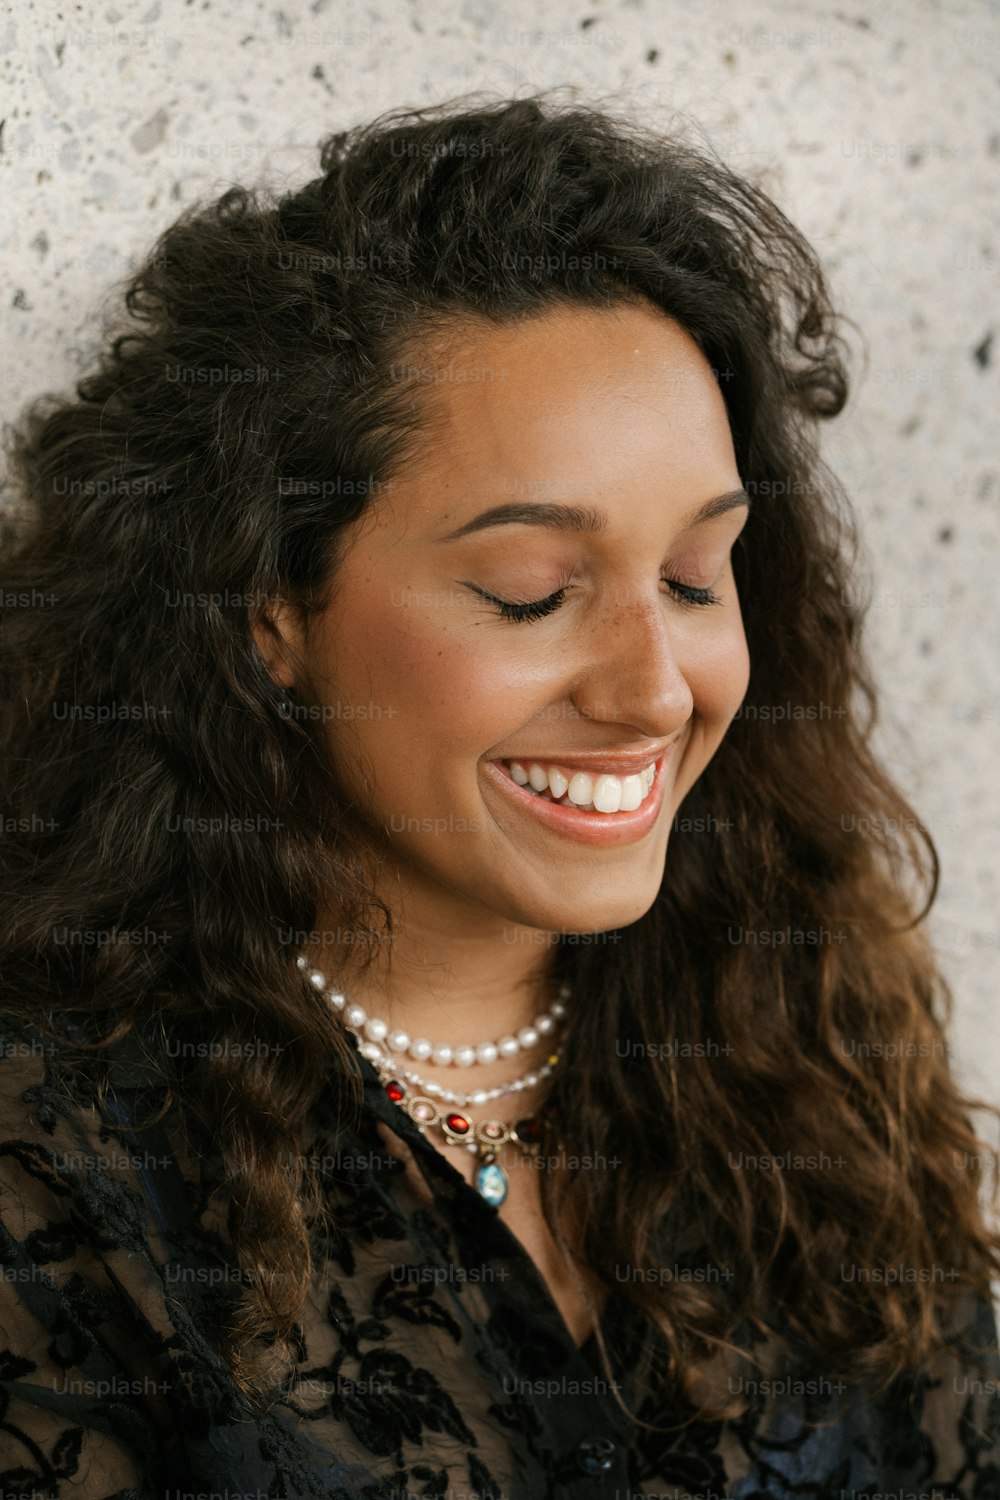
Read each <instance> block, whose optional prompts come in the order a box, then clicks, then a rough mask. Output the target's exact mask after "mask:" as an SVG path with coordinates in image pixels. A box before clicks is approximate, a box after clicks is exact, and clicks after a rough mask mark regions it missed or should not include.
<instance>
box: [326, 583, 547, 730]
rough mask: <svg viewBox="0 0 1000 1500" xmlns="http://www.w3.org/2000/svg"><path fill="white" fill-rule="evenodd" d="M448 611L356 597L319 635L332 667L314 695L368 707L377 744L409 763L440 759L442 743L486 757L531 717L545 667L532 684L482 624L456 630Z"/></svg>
mask: <svg viewBox="0 0 1000 1500" xmlns="http://www.w3.org/2000/svg"><path fill="white" fill-rule="evenodd" d="M345 602H346V601H345ZM448 612H449V611H448V607H447V604H444V605H442V606H441V607H440V608H436V607H435V602H434V600H433V597H432V596H430V595H428V597H427V598H422V597H421V596H420V595H419V594H415V595H413V596H411V597H409V598H408V599H407V600H406V601H405V603H397V604H395V605H387V606H385V607H383V606H382V605H381V604H380V603H379V604H376V603H372V602H371V601H364V600H362V599H359V600H358V607H357V608H355V609H353V610H351V611H350V614H349V616H348V613H347V611H346V610H344V611H342V612H339V613H340V620H339V622H338V623H336V624H333V623H331V627H330V629H329V631H328V633H327V636H326V640H325V645H324V654H325V658H326V660H327V661H328V662H331V663H335V665H334V666H332V667H331V669H330V670H329V672H328V680H327V683H326V684H324V685H323V688H322V690H323V691H324V692H330V693H332V692H333V691H334V688H335V689H336V693H337V696H339V697H340V698H342V699H344V700H348V701H349V700H357V701H359V702H362V703H368V702H371V703H373V704H374V705H375V708H374V710H373V712H372V714H371V716H370V717H371V720H372V721H373V722H374V723H375V724H376V725H381V726H382V727H381V728H380V729H379V734H378V739H379V740H380V741H381V742H382V743H385V744H388V743H390V742H391V743H392V744H393V746H394V747H397V748H398V746H399V745H400V744H401V743H402V744H405V745H406V747H407V750H408V752H409V754H410V755H411V756H412V755H413V754H419V753H420V752H421V750H426V751H427V752H428V753H433V754H435V755H441V754H442V752H444V753H445V754H446V753H447V749H448V746H449V745H450V746H456V745H462V746H463V747H471V748H472V749H474V751H475V753H476V754H479V753H481V752H482V751H483V750H486V749H488V748H489V747H490V746H491V744H493V743H494V742H496V741H498V740H500V739H501V738H502V737H503V736H504V735H505V734H508V733H509V732H510V729H511V726H512V724H516V723H518V722H519V714H523V715H524V716H528V715H530V713H531V709H532V705H533V701H534V699H533V693H534V692H537V686H538V684H539V683H540V682H541V681H542V680H544V678H545V673H544V669H542V670H540V671H537V672H536V673H535V675H534V676H533V675H532V673H531V672H530V671H526V670H525V669H524V667H523V665H519V655H518V653H516V652H514V651H513V650H510V649H509V648H508V647H507V645H506V643H505V642H504V640H503V637H502V635H501V634H500V633H499V632H498V631H497V630H495V629H490V626H489V622H484V623H483V625H482V626H481V627H480V626H475V625H473V626H469V625H465V626H463V627H462V628H461V629H459V628H458V627H457V626H456V625H455V624H454V623H449V622H448V621H447V619H446V616H447V614H448ZM317 686H319V684H317ZM386 726H388V728H387V732H386ZM358 727H359V729H360V730H361V732H362V733H363V734H365V737H366V738H368V737H369V736H368V735H367V734H366V733H365V728H364V725H363V724H361V725H359V726H358Z"/></svg>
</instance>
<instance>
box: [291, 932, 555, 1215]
mask: <svg viewBox="0 0 1000 1500" xmlns="http://www.w3.org/2000/svg"><path fill="white" fill-rule="evenodd" d="M295 962H296V965H297V967H298V968H299V969H300V970H303V971H307V973H308V978H309V982H310V984H311V985H312V986H313V988H314V989H316V990H319V992H320V993H321V994H322V995H323V996H324V997H325V998H326V999H327V1001H328V1002H329V1003H330V1005H331V1006H332V1007H333V1008H334V1009H335V1010H337V1011H339V1012H340V1014H341V1015H342V1017H343V1020H344V1025H345V1027H346V1029H347V1030H348V1031H349V1032H350V1034H351V1035H352V1037H353V1038H354V1041H355V1043H356V1045H357V1048H358V1051H359V1052H360V1053H361V1055H362V1056H363V1057H366V1058H367V1059H368V1061H369V1062H371V1063H372V1064H373V1065H374V1067H375V1070H376V1072H377V1073H378V1076H379V1082H380V1083H381V1084H382V1086H383V1088H384V1089H385V1092H386V1095H387V1096H388V1098H389V1099H390V1100H391V1101H392V1103H393V1104H396V1105H398V1106H399V1108H400V1109H402V1110H403V1111H404V1113H405V1114H407V1115H408V1116H409V1118H410V1119H411V1120H412V1121H413V1122H414V1124H415V1125H416V1127H417V1129H418V1130H419V1131H420V1132H421V1134H424V1133H425V1132H426V1131H427V1130H428V1128H433V1129H436V1130H438V1131H439V1133H440V1134H441V1135H443V1136H444V1138H445V1140H446V1141H447V1142H448V1143H449V1144H450V1145H460V1144H461V1145H465V1146H466V1148H467V1149H468V1150H469V1151H471V1152H473V1153H474V1154H477V1155H478V1157H479V1166H478V1168H477V1170H476V1189H477V1191H478V1192H479V1194H480V1196H481V1197H483V1198H485V1199H486V1201H487V1203H491V1204H492V1205H493V1207H494V1208H499V1207H500V1205H501V1204H502V1203H503V1202H504V1200H505V1198H506V1197H507V1191H508V1187H509V1180H508V1177H507V1173H506V1172H505V1171H504V1169H503V1167H501V1166H500V1164H499V1162H498V1161H497V1152H498V1151H499V1150H500V1149H501V1147H502V1146H504V1145H506V1144H507V1143H508V1142H510V1143H511V1144H513V1145H515V1146H517V1147H518V1148H519V1149H520V1151H521V1153H522V1155H524V1156H526V1157H529V1158H530V1157H535V1156H537V1155H538V1152H539V1149H540V1141H541V1119H540V1117H539V1116H538V1115H534V1116H525V1117H524V1118H522V1119H520V1120H517V1121H516V1122H515V1124H514V1125H513V1126H510V1125H508V1124H507V1123H506V1122H505V1121H503V1120H481V1121H479V1123H478V1124H477V1123H476V1122H475V1121H474V1120H472V1119H470V1118H469V1117H468V1116H467V1115H464V1114H459V1113H458V1112H457V1111H452V1112H445V1111H442V1110H441V1108H440V1107H439V1106H438V1105H437V1104H436V1103H435V1102H434V1099H432V1098H430V1097H428V1096H429V1095H430V1094H434V1095H435V1096H436V1097H437V1098H440V1099H446V1100H448V1101H450V1102H452V1103H457V1104H460V1105H462V1106H464V1105H465V1104H467V1103H472V1104H485V1103H487V1102H488V1101H489V1100H491V1099H498V1098H500V1097H502V1096H504V1095H508V1094H512V1093H517V1092H519V1091H520V1090H522V1089H525V1088H532V1087H534V1085H535V1084H537V1083H539V1082H540V1081H541V1080H542V1079H543V1078H547V1077H548V1075H549V1074H550V1073H551V1072H552V1069H553V1068H554V1067H555V1065H556V1063H557V1062H558V1061H559V1053H558V1052H554V1053H553V1054H552V1055H551V1056H550V1057H549V1058H547V1059H546V1061H545V1063H544V1064H542V1066H541V1067H539V1068H538V1069H537V1070H536V1071H534V1072H531V1073H526V1074H523V1075H522V1076H521V1077H520V1078H515V1079H513V1080H512V1081H511V1082H510V1083H506V1084H500V1085H499V1086H497V1087H496V1088H493V1089H477V1090H474V1091H473V1092H472V1093H471V1094H463V1093H456V1092H454V1091H453V1090H451V1089H446V1088H443V1087H442V1086H441V1085H440V1084H436V1083H434V1082H433V1081H431V1080H428V1079H425V1078H422V1077H421V1076H420V1074H418V1073H414V1072H413V1071H412V1070H411V1069H409V1068H404V1067H402V1066H400V1065H399V1064H394V1063H393V1061H392V1059H391V1058H390V1057H389V1055H388V1050H387V1047H386V1046H385V1045H383V1044H384V1043H388V1045H389V1046H391V1042H392V1039H391V1038H389V1037H388V1035H387V1033H388V1026H387V1024H386V1023H385V1022H384V1021H381V1020H379V1019H378V1018H377V1017H369V1016H368V1015H367V1013H366V1012H365V1010H364V1009H363V1008H362V1007H361V1006H360V1005H349V1004H348V1003H347V997H346V996H345V995H343V994H341V993H340V992H339V991H337V990H334V989H332V988H331V987H330V985H329V984H328V982H327V979H326V975H325V974H323V973H322V971H321V970H320V969H309V966H308V962H307V960H306V958H305V955H304V954H301V953H300V954H299V955H298V957H297V958H296V960H295ZM559 993H560V996H561V999H560V1000H556V1001H554V1002H553V1004H552V1005H551V1006H550V1007H549V1009H548V1011H547V1012H545V1014H544V1015H542V1016H539V1017H538V1019H537V1020H536V1022H535V1025H534V1026H533V1027H529V1026H525V1027H522V1028H521V1030H520V1031H519V1032H518V1034H517V1037H516V1038H515V1037H512V1036H511V1037H501V1039H500V1042H498V1043H495V1044H494V1043H488V1042H487V1043H480V1044H479V1046H478V1047H476V1048H474V1049H473V1048H471V1047H467V1048H451V1047H447V1048H444V1047H440V1048H435V1047H432V1046H431V1043H430V1042H426V1041H424V1039H423V1038H420V1039H418V1041H416V1042H412V1043H411V1042H410V1041H409V1038H408V1037H406V1034H405V1032H397V1033H395V1038H396V1039H397V1040H399V1039H400V1038H403V1039H405V1041H406V1043H407V1046H406V1047H404V1046H398V1047H396V1048H394V1049H393V1050H395V1051H398V1052H404V1051H406V1050H409V1052H410V1055H411V1056H413V1055H414V1053H413V1049H414V1047H419V1048H420V1057H421V1060H422V1059H423V1057H424V1056H432V1057H434V1060H435V1061H448V1062H452V1061H454V1062H456V1063H457V1062H458V1059H459V1057H460V1056H461V1055H463V1054H465V1055H468V1054H472V1056H471V1057H470V1058H469V1065H470V1066H471V1063H472V1062H483V1063H485V1062H487V1061H495V1060H496V1057H497V1056H498V1055H501V1056H511V1055H513V1054H514V1053H516V1052H517V1051H519V1050H520V1049H521V1048H522V1047H524V1048H526V1049H527V1048H528V1047H532V1046H537V1045H538V1042H539V1041H541V1039H542V1037H543V1036H544V1035H546V1034H547V1033H548V1032H549V1031H551V1030H552V1029H553V1027H554V1026H555V1024H556V1022H557V1021H558V1020H561V1019H562V1017H563V1016H564V1015H565V1014H566V1007H565V1006H564V1005H563V1004H562V1000H564V999H568V998H569V995H570V988H569V986H568V985H566V984H564V985H562V986H561V988H560V991H559ZM546 1022H547V1024H544V1025H543V1024H542V1023H546ZM511 1043H512V1044H513V1045H510V1044H511ZM505 1044H507V1045H505ZM425 1047H426V1048H428V1049H429V1052H427V1053H425V1052H424V1048H425ZM501 1049H502V1051H501ZM439 1053H447V1058H444V1057H441V1058H439V1056H438V1054H439ZM400 1074H401V1075H402V1077H404V1078H406V1079H407V1080H408V1082H411V1083H415V1084H417V1085H419V1087H420V1089H421V1090H422V1092H419V1093H415V1094H412V1093H411V1092H410V1091H409V1089H407V1087H406V1085H405V1084H404V1083H402V1082H401V1081H400V1078H399V1077H398V1076H397V1075H400Z"/></svg>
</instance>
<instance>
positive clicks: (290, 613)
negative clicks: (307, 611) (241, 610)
mask: <svg viewBox="0 0 1000 1500" xmlns="http://www.w3.org/2000/svg"><path fill="white" fill-rule="evenodd" d="M250 630H251V633H252V635H253V638H254V643H255V645H256V647H257V650H258V652H259V653H260V657H261V660H262V661H263V663H264V665H265V667H266V668H267V670H268V672H269V673H270V675H271V677H272V678H273V680H274V681H275V682H276V683H277V684H278V686H279V687H283V688H294V687H295V685H296V679H297V677H298V675H299V671H300V666H301V652H302V645H303V633H302V623H301V620H300V618H299V612H298V611H297V610H296V609H295V608H294V607H293V606H292V605H291V604H287V603H280V604H279V603H275V604H268V605H264V606H260V607H259V608H258V611H257V612H256V614H255V615H254V616H252V618H251V620H250Z"/></svg>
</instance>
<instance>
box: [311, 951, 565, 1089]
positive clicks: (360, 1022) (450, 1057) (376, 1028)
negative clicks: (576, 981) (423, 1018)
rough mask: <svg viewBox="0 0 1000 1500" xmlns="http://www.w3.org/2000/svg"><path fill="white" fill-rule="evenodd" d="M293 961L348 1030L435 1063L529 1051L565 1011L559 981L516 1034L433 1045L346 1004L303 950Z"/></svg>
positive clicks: (468, 1063)
mask: <svg viewBox="0 0 1000 1500" xmlns="http://www.w3.org/2000/svg"><path fill="white" fill-rule="evenodd" d="M295 962H296V964H297V965H298V967H299V968H300V969H302V970H305V971H308V978H309V983H310V984H311V985H313V987H314V988H315V989H317V990H319V992H320V994H322V995H326V998H327V999H328V1000H329V1002H330V1004H331V1005H332V1006H334V1007H335V1008H336V1009H337V1010H339V1011H342V1012H343V1015H344V1020H345V1021H346V1023H347V1025H348V1026H349V1027H350V1029H351V1030H352V1031H357V1032H361V1033H362V1035H363V1037H364V1039H365V1040H367V1041H369V1042H378V1043H382V1044H384V1046H385V1047H386V1049H387V1050H388V1051H389V1052H406V1053H409V1055H410V1057H412V1058H413V1061H414V1062H434V1063H437V1064H438V1066H439V1067H447V1066H448V1065H449V1064H451V1065H452V1066H454V1067H457V1068H471V1067H472V1066H473V1065H474V1064H476V1063H481V1064H483V1065H484V1066H488V1065H489V1064H490V1063H495V1062H496V1060H497V1058H498V1057H516V1056H517V1054H518V1053H519V1052H521V1051H524V1052H528V1051H530V1050H531V1048H532V1047H537V1046H538V1044H539V1042H540V1041H541V1040H542V1038H543V1037H547V1036H549V1035H551V1033H552V1032H553V1031H554V1030H555V1027H556V1024H557V1022H559V1021H561V1020H562V1018H563V1017H564V1016H565V1014H566V1007H565V1005H564V1004H563V1001H564V1000H567V999H569V995H570V988H569V985H568V984H564V985H562V986H561V987H560V990H559V996H560V998H559V999H558V1000H554V1001H553V1002H552V1004H551V1005H550V1006H549V1008H548V1010H546V1011H543V1012H542V1014H541V1015H539V1016H536V1017H535V1020H534V1023H533V1025H531V1026H522V1027H521V1029H520V1031H519V1032H518V1033H517V1035H516V1036H514V1035H507V1036H502V1037H500V1039H499V1041H495V1042H477V1043H466V1044H465V1045H463V1046H458V1047H455V1046H452V1045H450V1044H449V1043H447V1042H445V1043H442V1044H441V1045H440V1046H435V1045H434V1043H433V1042H429V1041H428V1040H427V1038H426V1037H422V1036H420V1037H415V1038H413V1039H411V1038H410V1037H409V1036H408V1035H407V1033H406V1032H405V1031H392V1032H390V1030H389V1025H388V1022H387V1021H383V1020H381V1019H380V1017H378V1016H369V1014H368V1012H367V1011H366V1010H365V1009H364V1008H363V1007H362V1006H360V1005H349V1004H348V1003H347V997H346V995H342V994H340V992H339V991H336V990H333V989H331V988H330V986H329V984H328V983H327V979H326V975H325V974H323V973H322V972H321V971H320V970H319V969H309V964H308V960H307V959H306V956H305V954H304V953H300V954H299V955H298V957H297V958H296V960H295Z"/></svg>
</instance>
